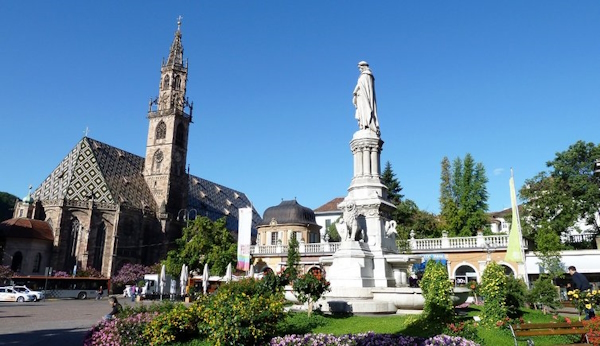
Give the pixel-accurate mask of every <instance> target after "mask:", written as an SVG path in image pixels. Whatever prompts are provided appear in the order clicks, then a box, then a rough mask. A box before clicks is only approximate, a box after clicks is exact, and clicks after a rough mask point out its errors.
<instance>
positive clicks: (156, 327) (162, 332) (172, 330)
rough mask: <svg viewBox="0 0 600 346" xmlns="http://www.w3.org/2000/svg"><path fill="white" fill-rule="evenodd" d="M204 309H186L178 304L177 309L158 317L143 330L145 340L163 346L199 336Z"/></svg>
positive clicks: (196, 307)
mask: <svg viewBox="0 0 600 346" xmlns="http://www.w3.org/2000/svg"><path fill="white" fill-rule="evenodd" d="M201 312H202V308H199V306H194V307H190V308H188V307H186V306H185V305H183V304H177V305H175V307H174V308H173V309H172V310H170V311H168V312H164V313H162V314H160V315H158V316H157V317H156V318H154V319H153V320H152V321H151V322H150V323H148V325H147V326H146V328H145V329H144V330H143V338H144V339H145V340H148V341H149V343H150V344H151V345H163V344H168V343H170V342H173V341H175V340H178V341H181V340H187V339H190V338H193V337H195V336H197V335H198V322H199V321H200V316H199V315H200V313H201Z"/></svg>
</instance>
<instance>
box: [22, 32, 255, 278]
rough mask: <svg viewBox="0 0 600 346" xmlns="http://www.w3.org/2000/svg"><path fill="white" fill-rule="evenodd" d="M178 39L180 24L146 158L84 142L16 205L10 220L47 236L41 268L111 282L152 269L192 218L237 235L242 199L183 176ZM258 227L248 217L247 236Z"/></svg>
mask: <svg viewBox="0 0 600 346" xmlns="http://www.w3.org/2000/svg"><path fill="white" fill-rule="evenodd" d="M181 39H182V34H181V22H179V23H178V28H177V31H176V32H175V37H174V39H173V43H172V44H171V48H170V52H169V57H168V59H167V60H166V61H165V60H163V63H162V66H161V77H160V84H159V95H158V97H156V98H155V99H151V101H150V103H149V107H148V108H149V109H148V115H147V117H148V136H147V144H146V156H145V157H140V156H137V155H135V154H132V153H129V152H127V151H125V150H122V149H119V148H116V147H113V146H111V145H109V144H106V143H103V142H100V141H98V140H95V139H92V138H89V137H87V136H85V137H84V138H82V139H81V140H80V141H79V143H77V144H76V145H75V147H74V148H73V149H72V150H71V151H70V152H69V153H68V154H67V156H66V157H65V158H64V159H63V160H62V161H61V162H60V163H59V164H58V167H56V168H55V169H54V171H52V173H51V174H50V175H49V176H48V177H47V178H46V179H45V180H44V182H43V183H42V184H41V185H40V186H39V187H38V188H37V189H36V190H35V191H34V193H33V195H32V197H33V200H32V201H28V203H25V202H20V201H18V202H17V204H16V206H15V213H14V218H19V217H25V218H32V219H37V220H44V221H46V222H47V223H48V224H49V226H50V228H51V229H52V232H53V239H54V240H53V244H52V253H51V255H50V256H48V257H49V258H44V259H42V263H44V265H46V266H51V267H53V268H54V269H55V270H64V271H67V272H71V271H72V270H73V268H74V267H75V266H77V267H79V268H82V267H83V268H86V267H93V268H96V269H98V270H100V271H101V272H102V273H103V274H104V275H105V276H110V275H111V274H113V273H114V272H115V271H116V270H118V269H119V268H120V267H121V266H122V265H124V264H125V263H142V264H147V265H149V264H154V263H156V262H157V261H159V260H160V259H162V258H163V257H164V256H165V254H166V251H167V250H168V249H169V247H170V246H171V245H172V244H173V242H174V240H175V239H177V238H178V237H179V236H180V235H181V230H182V228H183V227H184V226H185V223H186V221H187V220H189V219H190V218H194V217H196V216H207V217H209V218H211V219H213V220H216V219H218V218H221V217H227V228H228V229H229V230H230V231H232V232H234V233H235V232H237V223H238V220H237V218H238V211H237V210H238V208H242V207H247V206H250V205H251V203H250V201H249V200H248V198H247V197H246V196H245V195H244V194H243V193H242V192H239V191H236V190H233V189H230V188H228V187H225V186H222V185H219V184H216V183H213V182H210V181H207V180H205V179H202V178H200V177H197V176H194V175H191V174H189V172H186V159H187V154H188V137H189V129H190V125H191V124H192V111H193V103H190V102H189V101H188V98H187V97H186V90H187V74H188V63H187V60H184V58H183V45H182V41H181ZM259 222H260V216H259V215H258V213H257V212H256V211H254V215H253V229H255V226H256V225H257V224H258V223H259ZM20 267H21V268H23V271H24V272H28V270H26V267H27V266H26V265H21V266H20Z"/></svg>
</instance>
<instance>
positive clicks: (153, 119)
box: [144, 17, 193, 217]
mask: <svg viewBox="0 0 600 346" xmlns="http://www.w3.org/2000/svg"><path fill="white" fill-rule="evenodd" d="M160 72H161V75H160V83H159V87H158V90H159V94H158V97H157V98H154V99H151V100H150V103H149V105H148V122H149V124H148V141H147V144H146V160H145V164H144V177H145V179H146V183H147V184H148V186H149V188H150V191H151V192H152V195H153V196H154V200H155V201H156V205H157V206H158V207H159V210H158V212H159V214H161V215H164V214H170V216H171V217H176V216H177V213H178V211H179V210H181V209H184V208H186V207H187V194H188V176H187V173H186V170H185V167H186V157H187V147H188V134H189V127H190V123H191V122H192V110H193V103H189V102H188V99H187V98H186V96H185V93H186V87H187V74H188V63H187V60H186V61H184V60H183V46H182V44H181V17H179V19H178V21H177V31H176V32H175V37H174V39H173V43H172V44H171V50H170V52H169V58H168V59H167V61H165V60H164V59H163V62H162V66H161V70H160Z"/></svg>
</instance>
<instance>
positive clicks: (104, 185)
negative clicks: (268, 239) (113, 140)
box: [34, 137, 261, 233]
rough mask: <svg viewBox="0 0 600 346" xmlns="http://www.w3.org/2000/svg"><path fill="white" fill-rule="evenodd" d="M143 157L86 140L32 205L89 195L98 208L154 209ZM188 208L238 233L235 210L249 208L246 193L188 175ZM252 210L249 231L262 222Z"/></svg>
mask: <svg viewBox="0 0 600 346" xmlns="http://www.w3.org/2000/svg"><path fill="white" fill-rule="evenodd" d="M143 168H144V158H143V157H140V156H137V155H135V154H132V153H129V152H127V151H124V150H121V149H118V148H116V147H113V146H111V145H108V144H106V143H102V142H100V141H97V140H94V139H91V138H88V137H84V138H83V139H82V140H81V141H79V143H77V145H76V146H75V148H73V150H71V151H70V152H69V154H67V156H66V157H65V158H64V159H63V160H62V162H61V163H60V164H59V165H58V167H56V168H55V169H54V171H52V173H51V174H50V175H49V176H48V177H47V178H46V180H44V182H43V183H42V184H41V185H40V186H39V187H38V188H37V189H36V190H35V192H34V198H35V199H36V200H57V199H62V198H67V199H69V200H88V199H89V196H90V195H91V193H92V192H93V194H94V200H95V201H96V202H99V203H110V204H120V203H128V204H129V205H130V206H131V207H134V208H139V209H143V208H144V207H149V208H150V209H152V210H157V206H156V203H155V202H154V198H153V197H152V194H151V192H150V189H149V187H148V185H147V183H146V180H145V179H144V175H143V174H142V172H143ZM188 203H189V208H194V209H196V211H197V212H198V215H201V216H207V217H208V218H210V219H211V220H217V219H219V218H221V217H223V216H227V225H226V227H227V229H229V230H233V231H237V229H238V217H239V215H238V208H242V207H247V206H250V205H251V202H250V200H249V199H248V197H246V195H245V194H243V193H241V192H239V191H236V190H233V189H230V188H228V187H225V186H223V185H219V184H216V183H213V182H210V181H208V180H205V179H202V178H200V177H197V176H192V175H191V176H190V188H189V194H188ZM260 221H261V219H260V215H259V214H258V213H257V212H256V210H253V216H252V231H253V233H255V227H256V225H258V224H259V223H260Z"/></svg>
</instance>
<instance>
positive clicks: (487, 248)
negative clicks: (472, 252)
mask: <svg viewBox="0 0 600 346" xmlns="http://www.w3.org/2000/svg"><path fill="white" fill-rule="evenodd" d="M484 247H485V251H486V252H487V258H486V262H485V263H486V265H487V264H488V263H490V262H491V261H492V252H494V250H496V247H495V246H492V244H490V241H489V239H487V240H486V241H485V243H484Z"/></svg>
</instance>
